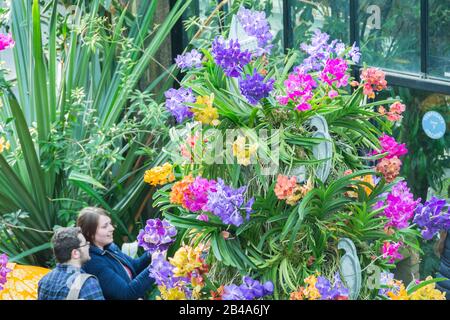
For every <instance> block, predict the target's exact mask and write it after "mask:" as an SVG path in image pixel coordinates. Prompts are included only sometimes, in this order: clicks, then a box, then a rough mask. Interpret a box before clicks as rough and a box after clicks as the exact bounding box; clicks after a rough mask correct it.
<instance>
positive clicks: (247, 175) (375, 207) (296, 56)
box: [140, 7, 448, 300]
mask: <svg viewBox="0 0 450 320" xmlns="http://www.w3.org/2000/svg"><path fill="white" fill-rule="evenodd" d="M235 9H236V11H235V14H236V15H235V17H234V18H233V22H232V24H233V23H235V24H240V26H241V27H242V30H244V32H243V34H239V36H238V35H237V34H236V33H235V32H234V31H233V28H230V30H225V31H224V33H223V34H215V35H212V36H211V38H210V39H209V42H208V41H205V43H210V46H198V47H196V48H189V49H187V51H186V52H185V53H184V54H182V55H179V56H178V57H177V59H176V63H177V66H178V67H179V69H180V71H181V72H183V73H184V77H183V78H182V80H181V82H180V84H179V86H177V87H176V88H171V89H169V90H168V91H167V92H166V93H165V97H166V104H165V106H166V109H167V111H168V113H170V114H171V115H172V116H173V123H174V126H173V127H172V129H171V138H172V141H171V144H170V146H168V148H167V149H166V150H165V152H166V153H167V155H168V157H170V160H168V162H167V163H165V164H164V165H162V166H159V167H153V168H149V170H148V171H147V172H146V173H145V181H147V182H148V183H149V184H151V185H153V186H155V185H157V188H158V190H157V191H156V192H155V194H154V196H153V205H154V206H156V207H158V208H159V209H160V212H161V214H162V216H163V217H164V219H166V220H167V221H168V222H170V224H171V225H172V226H174V227H175V228H176V229H177V230H178V233H177V234H176V238H177V243H189V244H195V246H192V247H190V246H188V247H186V245H183V246H181V247H180V249H179V250H181V251H182V253H179V252H178V251H176V253H175V255H174V256H173V257H166V256H164V255H163V254H160V253H158V255H157V256H156V257H155V259H154V263H152V276H153V277H154V278H155V279H157V284H158V286H159V290H160V293H161V295H160V297H161V298H163V299H166V298H212V299H248V298H257V299H259V298H264V297H270V298H275V299H296V300H297V299H301V300H317V299H323V300H344V299H350V298H351V297H353V299H355V298H357V299H369V298H373V297H374V295H375V296H377V297H380V296H381V295H380V294H379V292H378V291H379V289H374V288H372V287H369V286H367V285H365V283H367V280H368V277H369V275H368V274H366V273H364V272H362V273H361V272H360V274H359V276H360V277H361V278H362V282H361V283H362V286H361V287H359V288H355V287H354V286H350V284H349V283H347V281H348V278H347V277H346V276H345V274H344V276H342V277H341V275H342V272H343V270H341V268H340V261H341V259H342V257H343V255H344V252H342V251H340V250H339V249H338V243H339V241H340V239H343V238H347V239H349V240H351V241H352V242H353V243H354V245H355V247H356V250H357V258H356V259H357V260H358V263H359V264H360V266H361V269H364V268H366V267H367V266H369V265H372V266H376V267H378V268H380V269H381V270H389V269H393V268H395V265H396V263H397V262H398V261H400V260H401V259H403V257H404V256H405V254H408V252H410V251H412V250H416V251H420V247H419V239H420V237H421V234H420V231H422V234H425V235H426V236H428V237H429V236H430V235H431V234H435V232H436V230H437V229H440V228H445V227H447V228H448V219H447V218H448V212H447V213H445V212H444V213H442V212H441V211H442V210H441V209H442V206H443V205H442V204H441V202H439V201H438V200H431V201H429V202H426V203H425V204H424V205H422V204H421V199H415V198H414V196H413V195H412V194H411V192H410V190H409V187H408V183H407V181H405V180H404V179H402V178H401V176H400V169H401V166H402V159H403V158H404V157H407V156H408V150H407V148H406V146H405V144H401V143H400V142H398V141H396V140H395V139H394V138H393V137H392V129H393V127H394V126H399V125H401V119H402V113H403V112H404V111H405V110H406V108H407V107H406V106H405V105H404V104H402V103H401V101H398V100H397V99H387V100H381V101H380V100H375V98H376V97H377V95H378V94H379V93H380V92H381V91H383V90H385V89H387V85H388V84H387V81H386V79H385V74H384V72H383V71H382V70H380V69H377V68H371V67H365V68H364V69H363V70H362V71H361V74H360V82H358V81H356V79H354V78H353V76H352V73H351V71H352V67H354V66H355V65H356V64H357V63H358V62H359V60H360V58H361V53H360V52H359V49H358V47H356V46H355V45H354V44H353V45H351V46H346V45H345V44H344V43H343V42H342V41H340V40H333V39H330V36H329V35H328V34H326V33H324V32H322V31H320V30H316V31H315V32H314V33H313V35H312V37H311V39H309V40H307V39H305V41H304V43H302V44H301V46H300V48H298V49H299V50H292V51H290V52H289V53H288V54H287V55H286V56H281V57H280V56H279V55H277V56H275V55H271V50H272V46H271V44H270V42H271V40H272V34H271V31H270V24H269V23H268V20H267V18H266V17H265V14H264V13H263V12H258V11H254V10H250V9H245V8H243V7H240V8H235ZM318 150H319V151H320V150H322V151H320V152H322V153H323V152H325V151H326V152H325V153H326V156H323V155H320V152H319V151H318ZM324 150H325V151H324ZM168 159H169V158H168ZM327 168H328V169H327ZM164 221H165V220H164ZM162 225H164V223H163V222H162ZM146 228H147V227H146ZM162 228H164V227H162ZM171 228H172V227H170V228H167V229H165V230H166V231H164V232H167V236H166V235H164V236H163V234H165V233H164V232H162V231H161V232H162V233H161V236H158V237H160V238H158V237H156V236H152V235H145V232H144V234H143V235H140V239H141V240H140V241H141V242H142V241H143V240H142V239H144V238H145V237H147V238H148V240H149V241H150V242H151V243H152V244H151V245H150V246H148V245H147V244H146V243H147V241H144V242H143V246H144V248H145V247H147V248H150V247H155V246H156V244H154V243H153V242H152V241H153V239H156V238H158V241H162V242H161V244H160V245H165V244H167V243H168V242H170V241H172V240H170V237H172V236H175V232H172V231H169V230H172V229H171ZM169 233H170V234H172V236H169ZM163 239H165V240H163ZM200 251H201V253H200ZM180 255H183V256H184V257H190V258H189V259H192V261H195V262H192V263H191V262H186V265H187V266H190V269H189V268H188V269H189V270H185V271H186V272H180V271H179V270H180V266H177V263H176V261H179V260H178V259H177V258H176V257H177V256H180ZM180 259H181V258H180ZM183 259H188V258H183ZM186 261H187V260H186ZM205 263H206V265H207V266H206V265H205ZM183 270H184V269H183ZM325 275H331V276H325ZM192 277H194V280H193V278H192ZM199 277H200V280H199V279H198V278H199ZM239 278H242V284H238V283H236V279H239ZM204 279H208V280H207V281H206V283H208V285H206V284H204V283H205V282H203V280H204ZM202 285H205V286H206V287H207V289H205V288H201V287H202ZM424 288H425V287H424ZM427 290H428V289H427ZM430 290H431V289H430ZM433 290H435V289H433ZM208 291H209V292H211V293H212V297H211V296H208V294H207V292H208ZM200 292H202V294H200ZM432 296H433V295H429V297H430V298H431V297H432ZM437 296H438V295H436V297H437Z"/></svg>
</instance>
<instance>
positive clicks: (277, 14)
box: [231, 0, 284, 54]
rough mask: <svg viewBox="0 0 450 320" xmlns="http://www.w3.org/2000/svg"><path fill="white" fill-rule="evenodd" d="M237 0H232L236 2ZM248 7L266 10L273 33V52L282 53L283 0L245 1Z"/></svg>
mask: <svg viewBox="0 0 450 320" xmlns="http://www.w3.org/2000/svg"><path fill="white" fill-rule="evenodd" d="M234 2H235V1H231V3H234ZM245 4H246V6H245V7H246V8H252V9H253V10H258V11H264V13H265V14H266V17H267V20H268V21H269V24H270V27H271V30H272V35H273V41H272V44H273V49H272V50H273V51H272V54H280V53H282V52H283V48H284V37H283V0H251V1H245Z"/></svg>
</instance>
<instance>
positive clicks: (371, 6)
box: [358, 0, 420, 73]
mask: <svg viewBox="0 0 450 320" xmlns="http://www.w3.org/2000/svg"><path fill="white" fill-rule="evenodd" d="M358 27H359V39H360V46H361V51H362V57H363V61H364V62H365V63H367V64H368V65H372V66H377V67H382V68H385V69H391V70H395V71H403V72H407V73H419V72H420V0H411V1H408V2H407V3H406V2H405V1H404V0H393V1H385V0H361V1H360V2H359V11H358Z"/></svg>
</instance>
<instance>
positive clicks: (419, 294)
mask: <svg viewBox="0 0 450 320" xmlns="http://www.w3.org/2000/svg"><path fill="white" fill-rule="evenodd" d="M431 279H433V278H432V277H431V276H428V277H427V278H426V280H431ZM410 300H445V292H441V291H439V290H437V289H436V283H430V284H429V285H426V286H424V287H422V288H420V289H418V290H416V291H414V292H413V293H412V294H411V295H410Z"/></svg>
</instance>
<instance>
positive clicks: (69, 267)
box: [38, 228, 104, 300]
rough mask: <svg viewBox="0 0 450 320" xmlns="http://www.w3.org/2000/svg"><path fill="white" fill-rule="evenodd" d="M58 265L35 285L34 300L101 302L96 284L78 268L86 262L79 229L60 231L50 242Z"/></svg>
mask: <svg viewBox="0 0 450 320" xmlns="http://www.w3.org/2000/svg"><path fill="white" fill-rule="evenodd" d="M52 244H53V252H54V254H55V258H56V261H57V262H58V264H57V265H56V268H55V269H54V270H53V271H51V272H50V273H48V274H47V275H45V276H44V277H43V278H42V279H41V281H39V284H38V300H78V299H79V300H104V297H103V293H102V290H101V287H100V284H99V283H98V280H97V278H96V277H94V276H93V275H90V274H87V273H86V272H84V271H83V270H82V269H81V267H82V266H83V264H84V263H86V262H87V261H89V260H90V256H89V245H90V243H89V242H87V241H86V239H85V237H84V236H83V234H82V233H81V229H80V228H60V229H58V230H57V231H56V232H55V234H54V236H53V238H52Z"/></svg>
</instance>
